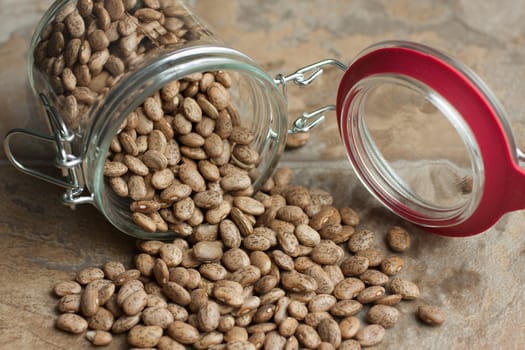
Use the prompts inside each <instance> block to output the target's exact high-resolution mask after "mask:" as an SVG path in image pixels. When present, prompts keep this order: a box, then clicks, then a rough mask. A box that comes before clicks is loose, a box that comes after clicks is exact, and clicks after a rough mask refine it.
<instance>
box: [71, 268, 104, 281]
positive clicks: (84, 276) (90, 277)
mask: <svg viewBox="0 0 525 350" xmlns="http://www.w3.org/2000/svg"><path fill="white" fill-rule="evenodd" d="M103 278H104V271H102V269H100V268H98V267H87V268H85V269H82V270H80V271H79V272H78V273H77V275H76V277H75V279H76V281H77V282H78V283H80V284H82V285H85V284H88V283H90V282H92V281H94V280H98V279H103Z"/></svg>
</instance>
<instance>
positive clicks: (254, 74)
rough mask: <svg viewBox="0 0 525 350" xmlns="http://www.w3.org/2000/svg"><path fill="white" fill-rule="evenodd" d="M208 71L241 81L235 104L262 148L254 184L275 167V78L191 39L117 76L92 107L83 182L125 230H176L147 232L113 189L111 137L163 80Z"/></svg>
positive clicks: (281, 106)
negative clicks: (107, 166) (108, 169)
mask: <svg viewBox="0 0 525 350" xmlns="http://www.w3.org/2000/svg"><path fill="white" fill-rule="evenodd" d="M207 71H228V72H234V73H236V75H237V76H238V77H239V80H240V81H241V86H240V88H239V89H238V90H239V91H237V92H236V93H237V94H238V95H237V96H236V98H237V102H243V103H238V104H239V105H236V106H235V107H236V108H238V110H239V114H241V118H242V115H244V116H246V121H247V122H248V123H249V127H250V128H251V129H252V130H253V131H255V133H256V140H255V141H254V145H253V146H254V148H256V149H257V150H258V151H259V154H260V161H259V165H258V167H257V170H258V176H257V178H256V180H254V181H253V187H254V189H255V190H257V189H258V188H260V187H261V186H262V185H263V184H264V182H265V181H266V180H267V179H268V177H269V176H270V175H271V173H272V172H273V170H274V169H275V166H276V163H277V161H278V159H279V156H280V154H281V153H282V152H283V150H284V145H285V139H286V135H287V106H286V101H285V99H284V96H283V95H282V92H281V90H280V89H279V88H278V86H277V85H276V84H275V82H274V80H273V79H272V78H270V77H269V76H268V75H267V74H266V73H265V72H264V71H263V70H262V69H261V68H260V67H258V66H257V65H256V64H255V63H254V62H253V61H252V60H251V59H250V58H249V57H248V56H246V55H244V54H242V53H240V52H238V51H236V50H233V49H230V48H227V47H223V46H218V45H210V44H199V43H194V44H193V45H191V46H187V47H184V48H182V49H178V50H176V51H171V52H165V53H164V54H160V55H158V56H157V57H155V58H153V59H152V60H149V61H148V60H147V61H145V62H144V63H143V64H142V66H140V67H138V69H136V70H135V71H134V72H133V73H131V74H130V75H129V76H127V77H125V78H124V79H123V80H121V81H120V82H119V84H118V88H116V89H112V90H111V91H110V92H109V93H108V95H107V97H106V100H105V102H104V104H101V105H98V106H96V107H95V109H94V110H93V122H92V127H91V128H90V129H89V133H88V135H86V137H85V143H84V146H83V154H84V155H85V156H84V159H85V160H84V162H85V164H84V165H85V166H84V171H85V172H86V174H85V175H86V176H85V178H86V179H92V181H87V183H86V184H87V187H88V190H89V191H90V192H91V193H92V194H93V199H94V201H95V205H96V206H97V207H98V209H99V210H100V211H101V212H102V213H103V214H104V216H105V217H106V218H107V219H108V220H109V221H110V222H111V223H112V224H113V225H114V226H115V227H117V228H118V229H119V230H121V231H123V232H124V233H126V234H129V235H132V236H135V237H139V238H148V239H163V238H164V239H168V238H171V237H173V236H174V235H175V233H174V232H155V233H150V232H146V231H144V230H143V229H141V228H140V227H139V226H137V225H136V224H134V223H133V222H132V220H131V211H130V209H129V204H130V202H131V200H127V199H125V198H121V197H118V196H117V195H116V194H114V192H113V191H112V189H111V187H110V186H109V185H108V183H107V181H106V179H105V176H104V173H103V168H104V162H105V159H106V154H107V153H108V151H109V149H110V144H111V141H112V139H113V138H114V136H115V135H117V133H118V132H119V128H120V126H121V125H122V123H123V122H124V121H125V119H126V117H127V115H128V114H129V113H130V112H132V111H133V110H135V109H136V108H137V107H138V106H139V105H140V104H142V102H143V101H144V100H145V99H146V98H147V97H149V96H151V95H153V94H154V93H155V92H157V91H158V90H160V89H161V88H162V87H163V86H164V85H165V84H166V83H168V82H170V81H172V80H178V79H182V78H184V77H185V76H188V75H190V74H194V73H202V72H207Z"/></svg>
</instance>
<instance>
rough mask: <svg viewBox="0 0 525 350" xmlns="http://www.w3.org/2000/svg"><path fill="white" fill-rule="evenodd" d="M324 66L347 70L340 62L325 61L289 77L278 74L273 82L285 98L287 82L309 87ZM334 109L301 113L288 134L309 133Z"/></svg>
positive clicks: (328, 108)
mask: <svg viewBox="0 0 525 350" xmlns="http://www.w3.org/2000/svg"><path fill="white" fill-rule="evenodd" d="M326 66H335V67H337V68H339V69H341V70H342V71H346V69H347V68H348V67H347V66H346V65H345V64H344V63H342V62H341V61H338V60H335V59H326V60H322V61H319V62H316V63H312V64H309V65H307V66H304V67H302V68H299V69H298V70H296V71H295V72H293V73H292V74H289V75H283V74H278V75H277V76H276V77H275V79H274V82H275V83H276V84H277V85H281V86H282V89H283V95H284V97H285V98H286V97H287V95H288V89H287V84H288V83H289V82H291V81H292V82H293V83H294V84H296V85H300V86H307V85H310V84H311V83H312V82H313V81H314V80H315V79H317V78H318V77H319V76H320V75H321V74H322V73H323V69H324V68H325V67H326ZM335 108H336V107H335V105H326V106H324V107H321V108H319V109H316V110H315V111H312V112H309V113H307V112H303V114H302V115H301V116H300V117H299V118H297V119H296V120H295V121H294V122H293V124H292V128H291V129H290V130H288V134H296V133H299V132H308V131H310V130H311V129H313V128H314V127H316V126H317V125H319V124H320V123H321V122H322V121H323V120H324V118H325V116H324V113H325V112H327V111H333V110H335Z"/></svg>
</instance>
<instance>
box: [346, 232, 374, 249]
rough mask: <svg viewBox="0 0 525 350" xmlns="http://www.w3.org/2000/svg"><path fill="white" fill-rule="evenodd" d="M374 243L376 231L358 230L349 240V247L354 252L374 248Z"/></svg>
mask: <svg viewBox="0 0 525 350" xmlns="http://www.w3.org/2000/svg"><path fill="white" fill-rule="evenodd" d="M373 245H374V233H373V232H372V231H369V230H361V231H357V232H356V233H354V234H353V235H352V237H350V239H349V240H348V249H349V250H350V251H351V252H352V253H356V252H358V251H360V250H364V249H368V248H372V247H373Z"/></svg>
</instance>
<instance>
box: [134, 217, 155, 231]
mask: <svg viewBox="0 0 525 350" xmlns="http://www.w3.org/2000/svg"><path fill="white" fill-rule="evenodd" d="M131 219H132V220H133V222H134V223H135V224H136V225H138V226H140V227H141V228H142V229H144V230H145V231H147V232H155V231H157V224H156V223H155V221H153V219H152V218H150V217H149V216H148V215H146V214H142V213H133V214H132V215H131Z"/></svg>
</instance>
